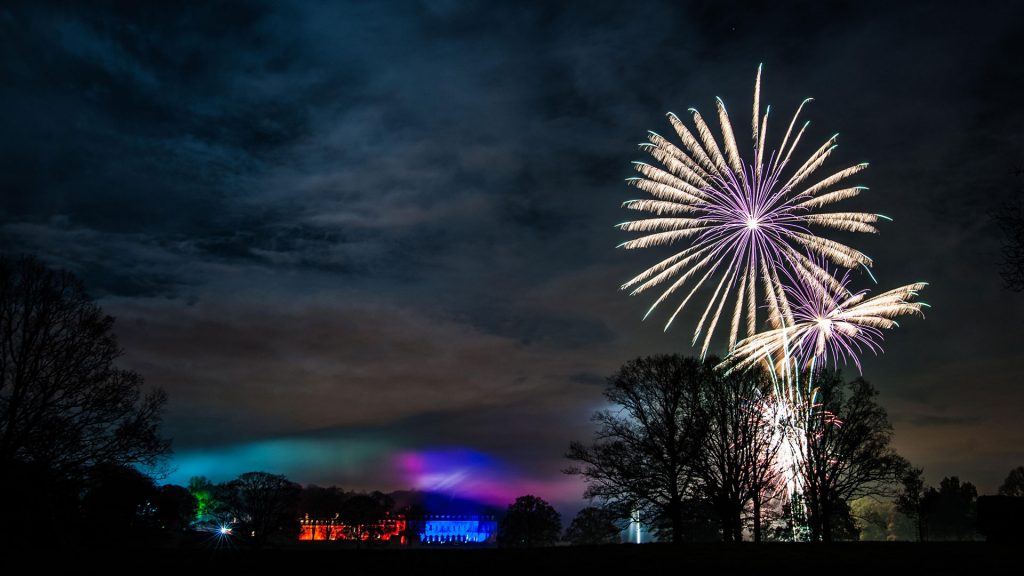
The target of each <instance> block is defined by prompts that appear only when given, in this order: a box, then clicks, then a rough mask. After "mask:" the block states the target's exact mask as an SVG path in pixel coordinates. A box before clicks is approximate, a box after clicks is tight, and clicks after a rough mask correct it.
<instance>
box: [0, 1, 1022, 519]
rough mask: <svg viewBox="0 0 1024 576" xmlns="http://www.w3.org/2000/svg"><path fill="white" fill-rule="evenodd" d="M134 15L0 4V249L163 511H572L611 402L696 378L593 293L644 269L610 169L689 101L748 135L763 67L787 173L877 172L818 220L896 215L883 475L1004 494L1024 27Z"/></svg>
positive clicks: (885, 8)
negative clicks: (1011, 207) (99, 354)
mask: <svg viewBox="0 0 1024 576" xmlns="http://www.w3.org/2000/svg"><path fill="white" fill-rule="evenodd" d="M150 4H155V3H142V2H139V3H136V2H125V3H123V4H112V3H102V2H90V3H79V5H73V6H68V5H62V4H57V5H46V4H45V3H41V2H26V3H13V4H11V3H5V5H4V7H2V8H0V183H2V186H0V192H2V196H0V250H2V251H3V252H6V253H21V252H29V253H34V254H37V255H39V256H41V257H43V258H44V259H45V260H47V261H48V262H50V263H51V264H53V265H55V266H60V267H64V268H67V269H70V270H72V271H74V272H76V273H78V274H79V275H80V276H81V277H82V278H83V279H84V280H85V281H86V283H87V286H88V288H89V290H90V293H91V294H92V295H93V296H94V297H96V298H97V299H98V300H99V302H100V304H101V305H102V306H103V308H104V310H105V311H106V312H107V313H109V314H111V315H113V316H115V317H116V318H117V324H116V331H117V334H118V337H119V339H120V343H121V345H122V347H123V348H124V350H125V354H124V356H123V358H122V360H121V364H122V366H124V367H127V368H132V369H135V370H138V371H139V372H140V373H141V374H143V375H144V376H145V378H146V379H147V382H148V383H149V384H152V385H154V386H160V387H162V388H164V389H166V390H167V392H168V393H169V395H170V401H169V405H168V410H167V414H166V421H165V430H166V432H167V434H168V435H170V436H171V437H173V439H174V450H175V455H174V457H173V459H172V462H171V464H172V466H173V467H174V469H175V471H174V473H173V474H171V476H170V477H169V478H168V479H169V480H170V481H175V482H185V481H187V479H188V477H189V476H192V475H196V474H205V475H207V476H209V477H211V478H212V479H214V480H226V479H229V478H232V477H234V476H235V475H237V474H238V473H241V472H245V471H248V470H254V469H255V470H267V471H272V472H278V473H285V474H287V475H288V476H289V477H290V478H292V479H293V480H296V481H299V482H303V483H311V482H315V483H319V484H332V483H337V484H340V485H342V486H344V487H346V488H350V489H353V488H354V489H388V490H389V489H402V488H423V489H436V490H442V491H445V490H446V491H450V492H453V493H458V494H459V495H464V496H471V497H479V498H483V499H485V500H488V501H491V502H495V503H507V502H510V501H511V500H512V499H513V498H514V497H515V496H518V495H521V494H525V493H534V494H537V495H539V496H542V497H544V498H546V499H548V500H549V501H551V502H553V503H555V504H560V505H562V506H563V507H570V506H575V505H578V501H579V499H580V496H581V493H582V484H581V483H580V482H579V481H578V480H577V479H574V478H570V477H566V476H564V475H563V474H561V473H560V470H561V469H562V468H563V467H565V466H566V465H567V461H566V460H565V459H564V458H563V453H564V452H565V450H566V448H567V445H568V443H569V441H570V440H573V439H588V438H589V437H590V434H591V430H592V428H591V425H590V423H589V417H590V415H591V414H592V413H593V411H594V410H596V409H598V408H600V407H601V406H602V404H601V400H602V397H601V390H602V388H603V385H604V379H605V377H607V376H608V375H610V374H611V373H612V372H613V371H614V370H615V369H616V368H617V367H618V366H619V365H621V364H622V363H623V362H625V361H627V360H629V359H631V358H634V357H636V356H639V355H644V354H650V353H659V352H683V353H686V354H695V351H694V350H693V349H692V348H691V347H690V335H691V334H692V327H693V326H694V325H695V322H696V320H697V318H698V317H699V313H700V312H701V311H702V307H700V306H698V307H695V308H694V309H692V310H690V312H689V314H688V315H686V314H684V316H683V317H681V318H680V319H678V320H677V325H674V327H673V329H670V330H669V331H668V332H667V333H665V332H663V331H662V328H663V326H664V322H665V320H666V319H667V316H668V314H669V312H670V311H663V312H662V313H660V314H659V313H655V314H654V315H652V317H651V318H650V319H648V320H647V321H646V322H641V318H642V316H643V314H644V312H646V310H647V308H648V306H649V305H650V304H651V302H652V299H653V295H643V296H638V297H629V296H628V295H627V294H626V293H624V292H621V291H619V289H618V286H619V285H620V284H621V283H622V282H624V281H625V280H628V279H629V278H631V277H632V276H633V275H635V274H637V273H639V272H640V271H642V270H643V269H645V268H646V267H647V266H649V265H651V264H653V263H654V262H655V261H656V260H657V257H658V256H659V254H667V253H669V252H657V251H654V250H643V251H629V252H626V251H622V250H616V249H615V246H616V245H617V244H619V243H620V242H622V241H624V240H627V239H628V238H630V237H631V236H630V235H628V234H626V233H624V232H621V231H619V230H617V229H615V228H614V227H613V226H614V224H616V223H618V222H621V221H623V220H627V219H629V218H630V217H631V216H630V214H627V212H626V211H625V210H622V209H621V208H620V207H619V205H620V204H621V203H622V202H623V201H625V200H627V199H630V198H635V197H638V195H639V194H641V193H640V192H639V191H637V190H635V189H631V188H629V187H627V186H626V184H625V183H624V182H623V179H624V178H626V177H629V176H631V175H633V172H632V170H631V165H630V161H632V160H642V159H645V156H646V155H645V154H644V153H643V152H642V151H640V150H639V149H638V148H637V146H636V145H637V143H639V142H641V141H643V140H644V138H645V135H646V131H647V130H649V129H650V130H655V131H658V132H661V133H663V134H666V135H668V134H671V133H672V131H671V127H670V126H669V124H668V122H667V120H666V119H665V116H664V114H665V113H666V112H667V111H670V110H671V111H676V112H678V113H680V115H683V113H684V112H685V111H686V109H687V108H689V107H691V106H692V107H696V108H698V109H700V110H701V111H703V112H704V113H705V115H706V116H710V117H713V111H714V98H715V96H721V97H722V98H723V99H724V101H725V102H726V104H727V105H728V106H729V107H730V110H731V111H732V114H733V121H734V124H735V125H737V126H740V127H742V126H745V125H747V126H748V125H749V110H750V103H751V98H752V91H753V83H754V76H755V73H756V70H757V66H758V64H759V63H762V62H763V63H764V76H763V85H762V96H761V102H762V104H771V105H772V109H773V114H778V116H777V118H780V119H781V118H786V119H787V120H788V117H789V116H790V115H791V114H792V112H793V111H794V110H795V108H796V106H797V105H798V104H799V102H800V101H801V100H802V99H803V98H804V97H807V96H813V97H814V98H815V101H814V102H813V103H812V104H811V105H810V106H809V107H808V108H806V109H805V116H804V117H805V118H807V119H810V120H811V121H812V124H811V127H810V129H809V132H808V134H807V135H806V136H805V138H807V140H805V141H803V142H806V144H803V147H802V151H803V154H809V153H810V152H812V151H813V150H814V149H815V148H817V146H818V145H819V144H820V143H821V142H824V141H825V140H826V139H827V138H828V137H829V136H831V135H832V134H833V133H836V132H839V133H840V138H839V143H840V147H839V149H838V150H837V152H836V153H835V154H834V155H833V156H832V158H831V159H830V160H829V162H828V163H827V164H826V166H825V169H827V168H833V170H836V169H839V168H841V167H843V166H846V165H851V164H854V163H857V162H861V161H867V162H870V163H871V167H870V168H869V169H868V170H867V171H865V172H863V173H861V174H859V175H858V176H857V177H856V180H857V181H856V182H854V183H856V184H864V185H866V186H869V187H870V188H871V189H870V191H869V192H868V193H866V194H864V195H862V196H861V197H860V198H857V199H855V200H854V201H847V202H845V203H844V204H843V206H844V208H849V209H857V208H864V209H866V210H867V211H869V212H878V213H882V214H886V215H888V216H891V217H892V218H894V222H892V223H888V222H883V223H881V234H880V235H878V236H870V237H869V236H865V235H860V236H857V237H854V238H852V239H851V242H852V245H853V246H854V247H856V248H859V249H861V250H863V251H864V252H866V253H867V254H868V255H870V256H871V257H872V258H874V259H875V262H876V266H875V268H874V273H875V275H876V277H877V278H878V280H879V282H880V286H879V287H880V288H885V287H894V286H896V285H901V284H905V283H909V282H912V281H917V280H925V281H928V282H930V283H931V286H929V287H928V289H927V290H926V292H925V293H924V294H923V298H924V300H925V301H927V302H928V303H929V304H931V305H932V308H931V309H930V310H929V311H928V313H927V318H926V319H924V320H921V319H919V318H909V319H905V320H903V321H901V325H902V326H901V328H899V329H897V330H895V331H892V332H889V333H887V335H886V341H885V350H886V351H885V354H884V355H882V356H878V357H875V356H870V355H869V356H868V357H866V358H864V361H863V365H864V376H865V377H866V378H867V379H868V380H870V381H871V382H872V383H874V384H875V385H876V387H877V388H879V389H880V391H881V397H880V398H881V401H882V403H883V404H884V405H885V406H886V408H887V409H888V410H889V414H890V417H891V420H892V422H893V425H894V427H895V431H896V443H897V448H898V449H899V450H900V452H901V453H902V454H904V455H905V456H907V457H908V458H910V460H911V461H912V462H913V463H914V464H916V465H918V466H923V467H924V468H925V473H926V478H927V480H928V481H930V482H933V483H934V482H938V480H939V479H941V478H942V477H943V476H946V475H959V476H960V477H961V478H962V479H966V480H970V481H973V482H975V483H976V484H977V485H978V487H979V489H980V491H981V492H992V491H994V490H995V488H996V487H997V486H998V484H999V483H1000V482H1001V480H1002V479H1003V478H1004V477H1005V475H1006V473H1007V472H1008V471H1009V469H1010V468H1011V467H1014V466H1018V465H1021V464H1024V425H1022V424H1021V412H1022V408H1024V389H1022V386H1021V379H1022V376H1021V374H1022V372H1021V371H1022V368H1021V367H1022V365H1024V362H1022V361H1024V352H1022V349H1021V338H1022V336H1024V294H1017V293H1013V292H1010V291H1008V290H1006V289H1004V288H1003V283H1002V279H1001V278H1000V276H999V259H1000V253H999V246H1000V237H999V234H998V231H997V230H996V229H995V228H994V226H993V224H992V219H991V215H992V211H993V210H995V209H996V208H997V207H998V206H999V204H1000V203H1001V202H1003V201H1005V200H1006V199H1008V198H1010V197H1012V194H1013V192H1014V190H1019V189H1021V188H1022V187H1024V179H1022V178H1015V176H1014V169H1015V168H1020V166H1021V165H1022V164H1024V98H1022V90H1024V65H1022V61H1021V55H1022V54H1024V34H1022V33H1021V23H1022V22H1024V4H1021V3H1018V2H993V3H986V2H979V1H971V2H963V3H961V4H950V5H946V6H941V5H934V6H932V5H930V4H931V3H921V4H922V5H920V6H911V5H910V4H911V3H904V2H892V1H888V2H882V3H877V4H875V3H870V2H848V3H843V2H840V3H828V4H829V6H828V7H826V6H825V4H826V3H819V2H807V3H797V4H786V3H779V2H765V3H752V4H753V5H754V7H752V6H750V5H746V6H742V7H741V6H740V5H736V6H730V5H727V3H722V2H710V3H687V2H678V1H675V2H664V3H648V2H612V3H608V4H607V5H605V6H603V7H602V6H600V5H598V4H595V3H594V2H580V3H572V4H564V5H563V3H557V2H546V3H537V4H525V3H500V2H494V1H486V2H469V3H462V2H451V1H432V2H419V3H416V2H398V3H385V2H353V3H351V4H342V3H334V2H306V3H287V4H286V3H266V4H263V3H256V2H245V3H195V4H194V5H193V6H191V7H181V6H166V7H163V8H161V7H156V6H151V5H150ZM781 123H782V122H780V121H776V124H775V126H774V131H773V132H771V133H770V134H769V138H768V141H769V143H771V142H772V141H773V140H774V141H775V142H776V143H777V142H778V139H779V138H780V137H781V129H780V128H781V127H780V126H779V125H780V124H781ZM714 126H715V129H716V130H717V123H715V124H714ZM771 129H772V128H771V127H770V130H771ZM738 130H739V129H738ZM740 132H742V130H740ZM673 139H674V136H673ZM742 141H743V142H745V141H746V140H742ZM744 153H745V154H747V152H746V151H744ZM798 155H799V153H798ZM634 215H635V214H634ZM669 250H671V249H669ZM869 282H870V281H869V280H868V279H867V278H866V277H863V276H857V278H856V279H855V283H857V285H858V286H859V287H867V286H868V285H869ZM723 347H724V342H722V341H718V343H717V345H716V346H714V347H713V351H716V352H717V353H719V354H720V353H721V352H722V351H723V350H722V348H723ZM847 373H848V374H849V375H851V376H852V375H855V373H856V371H855V368H848V369H847Z"/></svg>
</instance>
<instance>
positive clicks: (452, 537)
mask: <svg viewBox="0 0 1024 576" xmlns="http://www.w3.org/2000/svg"><path fill="white" fill-rule="evenodd" d="M417 528H418V530H417V533H418V535H419V541H420V543H421V544H492V543H493V542H494V536H495V534H496V533H497V531H498V523H497V521H496V520H495V519H494V517H493V516H475V515H471V516H464V515H454V514H436V515H430V516H425V517H424V518H423V520H422V521H420V524H419V526H417Z"/></svg>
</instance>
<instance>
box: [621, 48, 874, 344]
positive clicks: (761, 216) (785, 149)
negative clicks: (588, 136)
mask: <svg viewBox="0 0 1024 576" xmlns="http://www.w3.org/2000/svg"><path fill="white" fill-rule="evenodd" d="M760 91H761V69H760V67H759V68H758V73H757V80H756V82H755V85H754V111H753V116H752V122H751V127H752V141H753V155H752V160H750V161H748V160H745V159H743V158H741V156H740V153H739V146H738V144H737V142H736V137H735V134H734V133H733V128H732V123H731V120H730V117H729V114H728V113H727V112H726V108H725V104H724V103H723V102H722V100H721V99H718V100H717V111H718V120H719V124H720V126H721V142H722V145H721V146H719V142H718V140H716V138H715V136H714V135H713V134H712V131H711V128H710V127H709V126H708V124H707V123H706V122H705V121H704V118H703V117H702V116H701V115H700V113H699V112H697V111H696V110H694V109H691V110H690V112H691V113H692V115H693V121H694V124H695V126H696V136H695V135H694V134H693V132H691V131H690V129H689V128H687V126H686V125H685V124H684V123H683V121H682V120H681V119H680V118H679V117H678V116H676V115H675V114H671V113H670V114H669V115H668V118H669V122H670V123H671V124H672V126H673V128H674V129H675V132H676V134H677V135H678V136H679V138H680V140H681V142H682V147H680V146H677V145H676V144H674V143H672V142H670V141H669V140H668V139H666V138H664V137H662V136H660V135H658V134H656V133H654V132H650V133H649V135H648V140H649V141H648V142H646V143H644V144H641V147H643V148H644V149H645V150H646V151H647V152H648V153H649V154H650V155H651V156H652V157H653V158H654V159H655V160H657V164H658V165H655V164H648V163H645V162H635V163H634V166H635V168H636V170H637V171H638V172H640V174H641V175H642V176H640V177H634V178H630V179H629V180H628V181H629V182H630V184H632V185H633V186H635V187H637V188H639V189H641V190H643V191H644V192H647V193H648V194H649V195H650V198H644V199H637V200H629V201H627V202H625V203H624V204H623V206H624V207H625V208H628V209H630V210H636V211H640V212H647V213H649V214H652V215H653V217H651V218H644V219H640V220H633V221H629V222H624V223H622V224H619V227H620V228H622V229H623V230H626V231H629V232H640V233H642V234H643V235H642V236H640V237H638V238H635V239H633V240H629V241H627V242H624V243H623V244H621V245H620V247H622V248H625V249H639V248H649V247H655V246H665V245H674V244H677V243H685V244H686V246H685V247H684V248H683V249H682V250H680V251H679V252H677V253H676V254H674V255H672V256H670V257H668V258H665V259H664V260H662V261H660V262H658V263H657V264H655V265H653V266H651V267H650V268H648V269H647V270H645V271H644V272H642V273H641V274H639V275H637V276H636V277H634V278H633V279H631V280H629V281H628V282H626V283H625V284H623V285H622V289H632V291H631V294H639V293H642V292H645V291H647V290H651V289H653V288H655V287H662V286H664V285H666V284H667V286H665V287H664V288H663V289H662V292H661V294H660V296H659V297H658V298H657V299H656V300H655V302H654V304H653V305H652V306H651V308H650V310H649V311H648V312H647V315H650V314H651V312H653V310H654V309H655V308H656V307H657V306H658V305H660V304H661V303H662V302H664V301H665V300H667V299H668V298H669V297H670V296H672V295H673V294H676V293H677V292H679V293H681V294H682V293H683V291H684V289H685V296H684V297H683V298H682V301H681V302H680V304H679V305H678V307H677V308H676V309H675V311H674V312H673V313H672V315H671V316H670V317H669V319H668V322H667V323H666V325H665V328H666V329H668V327H669V325H671V324H672V321H673V320H674V319H675V317H676V316H677V315H678V314H679V313H680V311H682V309H683V308H684V307H685V306H686V304H687V303H689V301H690V300H691V299H692V298H693V296H694V294H695V293H696V292H697V290H698V289H699V288H701V286H704V285H707V286H708V287H709V288H710V287H711V286H714V289H713V292H712V295H711V298H710V300H709V301H708V302H707V305H706V307H705V308H704V312H703V314H702V316H701V318H700V321H699V322H698V324H697V328H696V331H695V332H694V336H693V343H694V344H695V345H696V343H697V340H698V339H699V338H700V336H701V334H702V333H703V334H704V341H703V344H702V346H701V355H702V356H704V355H706V353H707V350H708V346H709V345H710V341H711V336H712V334H713V333H714V331H715V329H716V327H717V326H718V324H719V321H720V320H721V318H722V315H723V311H724V310H725V311H726V312H725V314H726V315H728V316H729V324H730V328H729V348H730V349H731V348H732V347H733V346H734V345H735V343H736V342H737V340H738V336H739V333H740V329H741V325H743V324H744V323H745V332H746V334H747V336H752V335H754V334H755V333H756V332H757V329H758V319H757V309H758V308H759V307H766V308H767V310H768V312H767V320H768V321H769V323H770V325H771V326H772V327H775V328H778V327H781V326H784V325H787V324H791V323H792V320H793V313H792V310H791V308H790V305H789V302H788V300H789V298H788V295H787V294H786V292H785V290H784V289H783V287H782V285H781V283H780V281H779V274H778V272H777V268H778V267H779V266H784V267H788V270H789V271H790V272H791V273H792V274H794V275H796V276H797V277H799V278H800V279H801V280H802V281H803V282H806V283H808V284H814V285H817V286H820V287H822V288H825V287H830V288H832V289H837V288H838V287H837V281H836V280H835V279H834V278H833V277H832V275H831V274H829V273H828V271H827V270H825V269H824V268H822V266H820V265H819V264H818V263H816V262H815V260H816V259H818V258H823V259H826V260H828V261H830V262H832V263H834V264H836V265H838V266H841V267H843V268H848V269H849V268H857V267H865V268H866V267H869V266H871V264H872V261H871V259H870V258H868V257H867V256H866V255H864V254H863V253H861V252H859V251H857V250H855V249H853V248H851V247H849V246H847V245H845V244H843V243H840V242H836V241H833V240H829V239H827V238H823V237H820V236H818V235H816V234H815V233H814V232H812V229H831V230H841V231H850V232H867V233H873V232H877V230H876V228H875V227H874V226H873V224H874V223H876V222H877V221H878V220H879V219H884V218H885V217H884V216H881V215H878V214H868V213H863V212H823V211H821V209H822V208H825V207H826V206H830V205H832V204H834V203H836V202H840V201H842V200H846V199H848V198H852V197H854V196H857V195H858V194H860V192H861V191H863V190H865V189H866V188H864V187H863V186H845V185H844V186H845V187H843V186H840V183H842V182H844V181H845V180H846V179H848V178H849V177H850V176H853V175H854V174H857V173H858V172H860V171H861V170H863V169H864V168H866V167H867V164H856V165H853V166H850V167H847V168H844V169H842V170H839V171H837V172H834V173H832V174H830V175H829V176H827V177H825V178H822V179H820V180H814V179H811V176H812V175H813V174H815V172H816V171H817V170H818V169H819V168H820V167H821V166H822V165H823V164H824V163H825V161H826V160H827V159H828V157H829V156H830V155H831V154H832V152H833V151H834V150H835V148H836V144H835V142H836V138H837V136H838V135H836V136H832V137H831V138H829V139H828V140H827V141H825V143H824V144H823V145H822V146H821V147H819V148H818V149H817V150H816V151H815V152H814V153H812V154H811V155H810V156H809V157H808V158H807V159H806V160H805V161H804V162H803V163H802V164H800V165H799V166H794V167H792V168H791V165H790V164H791V160H792V158H793V153H794V150H795V149H796V147H797V144H798V143H799V142H800V140H801V138H802V136H803V135H804V131H805V130H806V128H807V125H808V124H809V123H805V124H803V126H801V127H800V128H799V129H798V130H797V131H796V132H795V135H794V128H795V126H796V122H797V118H798V117H799V115H800V111H801V110H802V109H803V107H804V105H805V104H807V103H808V102H810V101H811V99H807V100H804V102H803V103H801V104H800V106H799V108H798V109H797V111H796V114H794V116H793V119H792V120H791V121H790V123H789V127H788V128H787V130H786V132H785V135H784V136H783V138H782V140H781V143H780V144H779V146H778V148H777V149H775V150H772V151H770V152H767V153H766V148H765V146H766V144H765V141H766V135H767V133H768V116H769V112H770V110H771V109H770V107H769V108H768V109H766V111H765V113H764V115H763V116H761V115H760V113H759V109H758V106H759V102H760ZM730 299H731V300H732V301H733V304H732V312H731V314H730V313H729V312H728V311H727V309H726V303H727V301H729V300H730ZM645 318H646V316H645ZM744 320H745V322H744Z"/></svg>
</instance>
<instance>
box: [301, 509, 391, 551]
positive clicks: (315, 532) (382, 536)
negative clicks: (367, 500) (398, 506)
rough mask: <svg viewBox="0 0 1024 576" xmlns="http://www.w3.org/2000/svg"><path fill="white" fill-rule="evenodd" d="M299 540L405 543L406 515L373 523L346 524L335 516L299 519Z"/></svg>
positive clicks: (387, 517)
mask: <svg viewBox="0 0 1024 576" xmlns="http://www.w3.org/2000/svg"><path fill="white" fill-rule="evenodd" d="M299 526H300V530H299V540H310V541H312V540H352V541H355V540H362V541H368V540H373V541H375V542H398V543H399V544H405V543H406V539H405V530H406V522H405V516H402V515H401V514H399V515H397V516H390V515H389V516H386V517H385V518H383V519H381V520H379V521H377V522H374V523H372V524H346V523H345V522H342V521H341V520H339V519H338V518H337V516H335V517H334V518H331V519H329V520H318V519H311V518H310V517H309V516H308V515H307V516H306V517H305V518H303V519H301V520H299Z"/></svg>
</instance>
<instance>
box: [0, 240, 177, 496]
mask: <svg viewBox="0 0 1024 576" xmlns="http://www.w3.org/2000/svg"><path fill="white" fill-rule="evenodd" d="M113 326H114V319H113V318H111V317H110V316H107V315H105V314H104V313H103V311H102V310H100V308H99V306H97V305H96V304H95V303H94V302H93V301H92V300H91V299H90V298H89V296H88V295H87V294H86V291H85V289H84V287H83V286H82V283H81V282H80V281H79V280H78V279H77V278H76V277H75V276H73V275H72V274H70V273H68V272H59V271H54V270H51V269H49V268H47V267H46V266H45V265H43V263H42V262H40V261H39V260H37V259H35V258H32V257H21V258H10V257H5V256H0V478H2V476H3V475H4V474H5V472H6V471H9V470H11V469H12V468H13V467H14V466H15V465H16V464H19V463H20V464H22V465H31V466H34V467H36V468H42V469H47V470H51V471H53V472H56V473H58V474H65V475H75V474H81V471H82V470H84V469H86V468H88V467H91V466H94V465H97V464H113V465H124V466H130V465H136V464H143V465H152V464H154V463H156V462H157V461H158V460H159V459H160V458H161V457H162V456H164V455H166V454H167V453H168V451H169V447H170V443H169V441H168V440H166V439H164V438H163V437H161V435H160V433H159V426H160V422H161V415H162V411H163V407H164V404H165V402H166V395H165V394H164V393H163V392H162V391H160V390H151V391H149V392H144V391H143V381H142V377H141V376H139V374H137V373H135V372H132V371H129V370H121V369H118V368H117V367H116V366H115V365H114V361H115V360H116V359H117V358H118V357H119V356H120V355H121V349H120V348H119V347H118V345H117V340H116V338H115V337H114V333H113Z"/></svg>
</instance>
